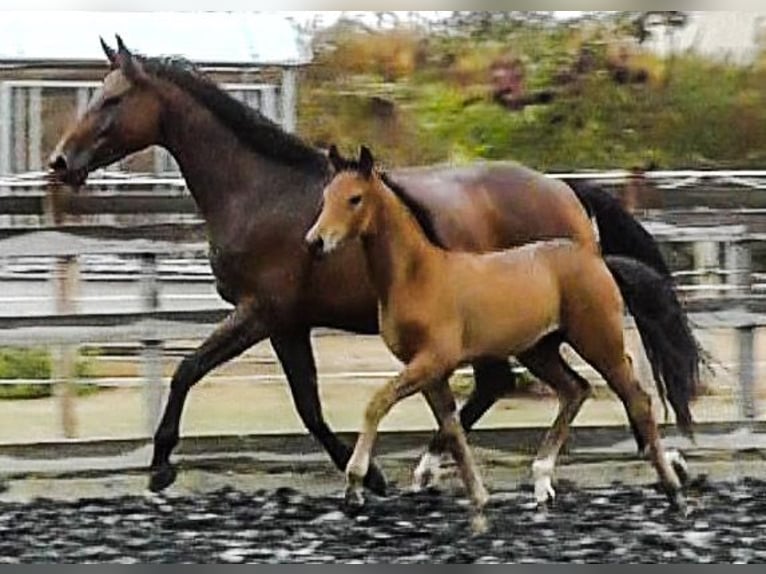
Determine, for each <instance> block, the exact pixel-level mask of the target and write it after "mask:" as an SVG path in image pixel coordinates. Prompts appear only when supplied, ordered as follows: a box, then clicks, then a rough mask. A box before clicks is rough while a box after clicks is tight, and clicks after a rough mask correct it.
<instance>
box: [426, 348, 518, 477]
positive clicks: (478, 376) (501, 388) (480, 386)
mask: <svg viewBox="0 0 766 574" xmlns="http://www.w3.org/2000/svg"><path fill="white" fill-rule="evenodd" d="M472 366H473V376H474V381H475V385H474V388H473V392H472V393H471V395H470V396H469V397H468V400H467V401H466V402H465V404H464V405H463V406H462V408H461V409H460V424H461V425H462V426H463V429H464V430H465V432H469V431H470V430H471V428H472V427H473V425H474V424H475V423H476V421H478V420H479V419H480V418H481V417H482V416H483V415H484V413H486V412H487V411H488V410H489V408H490V407H491V406H492V405H494V404H495V402H497V400H498V398H499V397H501V396H502V395H503V394H504V393H506V392H508V391H510V390H512V389H513V388H514V382H515V378H516V375H514V373H513V370H512V369H511V365H510V364H509V363H508V360H507V359H502V360H497V359H480V360H477V361H474V363H473V364H472ZM445 448H446V444H445V440H444V436H443V434H442V433H441V432H437V433H435V434H434V436H433V438H432V439H431V442H430V443H429V444H428V449H427V450H426V452H425V453H423V456H421V457H420V461H418V464H417V466H416V467H415V470H414V472H413V487H414V488H415V489H420V488H425V487H426V486H428V485H431V484H437V483H438V482H439V480H440V478H441V477H442V476H443V475H444V474H445V473H446V466H447V464H448V461H447V457H446V454H445V452H444V451H445Z"/></svg>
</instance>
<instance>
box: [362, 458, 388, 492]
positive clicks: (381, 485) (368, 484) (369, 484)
mask: <svg viewBox="0 0 766 574" xmlns="http://www.w3.org/2000/svg"><path fill="white" fill-rule="evenodd" d="M364 486H365V488H369V489H370V491H371V492H373V493H374V494H377V495H378V496H385V495H386V486H387V485H386V478H385V477H384V476H383V473H382V472H380V470H379V469H378V467H377V466H375V465H370V468H369V469H368V470H367V475H366V476H365V477H364Z"/></svg>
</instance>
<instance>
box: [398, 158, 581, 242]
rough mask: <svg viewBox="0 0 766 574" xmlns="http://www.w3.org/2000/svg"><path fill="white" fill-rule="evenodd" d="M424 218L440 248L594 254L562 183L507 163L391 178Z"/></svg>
mask: <svg viewBox="0 0 766 574" xmlns="http://www.w3.org/2000/svg"><path fill="white" fill-rule="evenodd" d="M392 177H393V179H395V180H396V181H397V182H400V183H401V184H402V185H403V187H404V188H405V189H406V190H407V192H408V193H409V194H410V195H411V196H412V198H413V199H415V200H416V201H417V202H418V203H420V204H421V205H422V206H423V207H424V208H425V209H426V210H427V211H428V213H429V215H430V216H431V219H432V221H433V223H434V228H435V230H436V233H437V235H438V236H439V238H440V239H441V240H442V241H443V242H444V244H445V247H447V248H449V249H452V250H463V251H492V250H497V249H505V248H508V247H514V246H518V245H522V244H524V243H528V242H530V241H538V240H544V239H553V238H560V237H565V238H570V239H572V240H574V241H576V242H578V243H580V244H581V245H586V246H588V247H593V248H595V245H596V237H595V233H594V231H593V227H592V225H591V223H590V221H589V219H588V216H587V213H586V212H585V209H584V208H583V206H582V204H581V203H580V201H579V200H578V199H577V196H576V195H575V194H574V192H573V191H572V190H571V189H570V188H569V186H567V185H566V184H565V183H563V182H560V181H558V180H554V179H551V178H549V177H547V176H545V175H544V174H542V173H540V172H538V171H535V170H533V169H530V168H527V167H525V166H522V165H520V164H517V163H513V162H486V163H476V164H472V165H468V166H459V167H454V166H446V165H437V166H432V167H418V168H407V169H403V170H398V171H395V172H392Z"/></svg>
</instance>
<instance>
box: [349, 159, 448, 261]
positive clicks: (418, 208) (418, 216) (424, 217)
mask: <svg viewBox="0 0 766 574" xmlns="http://www.w3.org/2000/svg"><path fill="white" fill-rule="evenodd" d="M342 161H343V165H342V166H341V167H342V170H341V171H353V172H355V173H359V174H361V173H362V172H361V167H360V165H359V162H358V161H357V160H354V159H343V160H342ZM377 173H378V175H379V176H380V179H381V181H382V182H383V183H384V184H385V186H386V187H388V189H390V190H391V191H392V192H393V193H394V195H395V196H396V197H397V198H398V199H399V201H401V202H402V203H403V204H404V207H406V208H407V210H408V211H409V212H410V213H411V214H412V215H413V216H414V217H415V221H417V223H418V226H419V227H420V229H421V230H422V231H423V234H424V235H425V236H426V239H428V241H429V242H431V243H432V244H433V245H435V246H436V247H440V248H442V249H447V247H446V246H445V245H444V243H443V242H442V240H441V238H440V237H439V235H438V234H437V233H436V227H435V226H434V221H433V219H432V217H431V214H430V213H428V211H426V209H425V208H424V207H423V206H422V205H420V204H419V203H418V202H417V201H415V200H414V199H412V196H411V195H410V194H409V192H407V190H406V189H404V187H403V186H402V185H401V184H399V183H397V182H395V181H394V180H393V179H391V176H390V175H388V173H386V172H384V171H378V172H377Z"/></svg>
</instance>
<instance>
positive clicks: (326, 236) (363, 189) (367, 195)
mask: <svg viewBox="0 0 766 574" xmlns="http://www.w3.org/2000/svg"><path fill="white" fill-rule="evenodd" d="M329 158H330V163H331V164H332V166H333V168H334V170H335V176H334V177H333V179H332V180H331V181H330V183H329V184H327V187H325V189H324V192H323V201H322V210H321V212H320V214H319V217H318V218H317V220H316V222H315V223H314V225H313V226H312V227H311V229H309V232H308V233H307V234H306V242H307V243H308V244H309V248H310V250H311V252H312V253H313V254H315V255H320V254H325V253H330V252H331V251H333V250H334V249H335V248H337V247H338V246H339V245H341V244H342V243H344V242H345V241H347V240H349V239H354V238H356V237H362V236H364V235H365V233H367V232H368V231H369V229H370V226H371V225H372V220H373V217H372V216H373V205H374V193H375V192H374V188H375V186H376V184H380V181H379V177H378V174H377V173H376V172H375V170H374V160H373V157H372V153H371V152H370V150H369V149H367V148H366V147H364V146H362V148H361V151H360V154H359V159H358V160H347V159H344V158H343V157H341V156H340V154H339V153H338V150H337V148H336V147H335V146H331V147H330V152H329Z"/></svg>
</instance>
